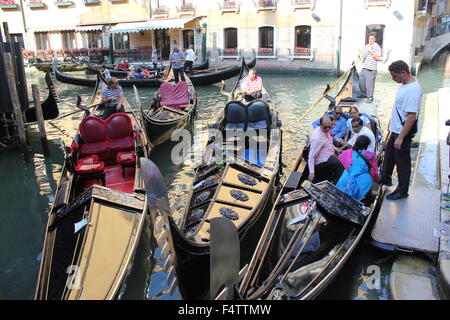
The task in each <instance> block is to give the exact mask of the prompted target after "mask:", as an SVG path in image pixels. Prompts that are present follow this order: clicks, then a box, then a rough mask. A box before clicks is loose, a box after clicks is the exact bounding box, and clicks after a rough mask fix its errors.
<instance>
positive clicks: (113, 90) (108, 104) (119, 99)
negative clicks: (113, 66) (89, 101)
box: [99, 77, 125, 119]
mask: <svg viewBox="0 0 450 320" xmlns="http://www.w3.org/2000/svg"><path fill="white" fill-rule="evenodd" d="M124 101H125V97H124V95H123V90H122V87H121V86H120V85H119V80H117V78H115V77H111V78H110V79H109V81H108V86H107V87H106V88H103V90H102V102H101V104H103V105H104V106H103V108H100V107H99V110H103V112H102V114H101V116H100V117H101V118H102V119H106V118H108V117H109V116H110V115H112V114H113V113H116V112H125V108H124V107H123V104H122V103H123V102H124Z"/></svg>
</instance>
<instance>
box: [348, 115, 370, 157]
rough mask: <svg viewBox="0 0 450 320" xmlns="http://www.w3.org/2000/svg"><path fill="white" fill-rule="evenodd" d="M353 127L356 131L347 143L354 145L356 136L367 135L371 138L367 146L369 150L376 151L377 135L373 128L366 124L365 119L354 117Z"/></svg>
mask: <svg viewBox="0 0 450 320" xmlns="http://www.w3.org/2000/svg"><path fill="white" fill-rule="evenodd" d="M352 128H353V130H354V133H353V135H352V137H351V138H350V139H349V140H348V142H347V143H348V144H349V145H351V146H352V147H353V145H354V144H355V141H356V138H358V137H359V136H366V137H367V138H369V139H370V144H369V146H368V147H367V150H368V151H370V152H375V135H374V134H373V132H372V130H370V129H369V128H367V127H366V126H364V124H363V120H362V119H361V118H353V119H352Z"/></svg>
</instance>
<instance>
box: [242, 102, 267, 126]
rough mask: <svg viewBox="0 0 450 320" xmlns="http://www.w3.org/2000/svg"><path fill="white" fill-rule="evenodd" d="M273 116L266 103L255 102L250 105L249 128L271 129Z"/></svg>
mask: <svg viewBox="0 0 450 320" xmlns="http://www.w3.org/2000/svg"><path fill="white" fill-rule="evenodd" d="M271 122H272V116H271V114H270V108H269V106H268V104H267V103H265V102H264V101H253V102H251V103H250V104H249V105H248V127H249V128H253V129H267V128H270V124H271Z"/></svg>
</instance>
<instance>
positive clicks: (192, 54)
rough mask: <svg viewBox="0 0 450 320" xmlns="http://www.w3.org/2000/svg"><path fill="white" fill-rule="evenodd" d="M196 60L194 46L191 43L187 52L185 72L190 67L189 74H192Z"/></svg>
mask: <svg viewBox="0 0 450 320" xmlns="http://www.w3.org/2000/svg"><path fill="white" fill-rule="evenodd" d="M195 60H197V57H196V55H195V52H194V46H193V45H192V44H190V45H189V49H187V50H186V52H185V60H184V72H186V73H187V69H188V68H189V69H190V71H189V74H192V66H193V65H194V61H195Z"/></svg>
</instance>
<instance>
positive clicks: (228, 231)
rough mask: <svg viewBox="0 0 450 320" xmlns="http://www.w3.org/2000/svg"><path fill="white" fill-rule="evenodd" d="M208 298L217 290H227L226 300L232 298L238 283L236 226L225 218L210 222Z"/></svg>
mask: <svg viewBox="0 0 450 320" xmlns="http://www.w3.org/2000/svg"><path fill="white" fill-rule="evenodd" d="M210 234H211V237H210V245H211V247H210V248H211V249H210V256H209V263H210V298H211V300H213V299H215V298H216V296H217V294H218V291H219V289H221V288H222V287H225V288H226V289H227V295H226V300H231V299H233V298H234V292H235V288H236V285H237V283H238V281H239V264H240V246H239V236H238V233H237V229H236V226H235V225H234V223H233V222H231V221H230V220H229V219H227V218H223V217H219V218H213V219H211V222H210Z"/></svg>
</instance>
